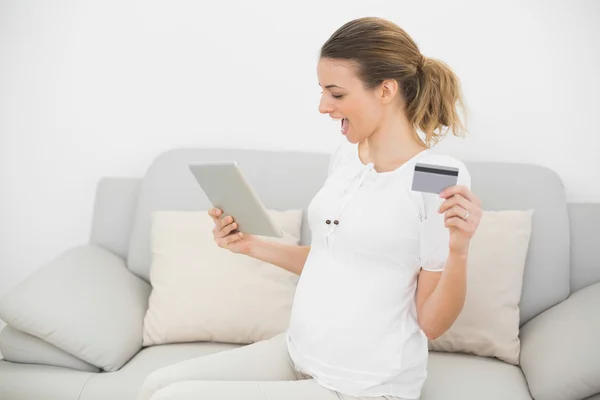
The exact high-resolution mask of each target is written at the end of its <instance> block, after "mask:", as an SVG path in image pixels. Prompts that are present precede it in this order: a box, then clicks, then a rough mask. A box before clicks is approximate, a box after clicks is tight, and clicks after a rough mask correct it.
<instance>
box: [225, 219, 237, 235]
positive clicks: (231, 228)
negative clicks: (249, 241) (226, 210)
mask: <svg viewBox="0 0 600 400" xmlns="http://www.w3.org/2000/svg"><path fill="white" fill-rule="evenodd" d="M237 227H238V224H237V222H233V223H231V224H229V225H227V226H226V227H225V228H223V229H221V237H225V236H227V235H229V234H230V233H231V232H232V231H234V230H235V229H237Z"/></svg>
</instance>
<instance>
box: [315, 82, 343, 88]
mask: <svg viewBox="0 0 600 400" xmlns="http://www.w3.org/2000/svg"><path fill="white" fill-rule="evenodd" d="M319 86H321V84H320V83H319ZM331 88H338V89H343V87H341V86H338V85H327V86H325V89H331Z"/></svg>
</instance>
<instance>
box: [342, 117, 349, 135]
mask: <svg viewBox="0 0 600 400" xmlns="http://www.w3.org/2000/svg"><path fill="white" fill-rule="evenodd" d="M349 127H350V121H348V119H347V118H344V119H342V135H345V134H347V133H348V128H349Z"/></svg>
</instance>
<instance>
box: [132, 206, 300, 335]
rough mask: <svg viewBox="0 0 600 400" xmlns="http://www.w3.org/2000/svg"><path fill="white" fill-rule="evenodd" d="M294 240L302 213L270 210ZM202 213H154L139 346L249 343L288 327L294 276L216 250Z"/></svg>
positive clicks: (291, 241)
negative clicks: (147, 293) (148, 290)
mask: <svg viewBox="0 0 600 400" xmlns="http://www.w3.org/2000/svg"><path fill="white" fill-rule="evenodd" d="M269 213H270V215H271V216H272V218H273V220H274V221H275V223H276V224H277V225H278V226H279V227H280V229H281V230H282V231H283V232H284V237H283V238H265V239H267V240H272V241H276V242H280V243H287V244H292V245H297V244H299V242H300V236H301V227H302V210H289V211H275V210H270V211H269ZM213 226H214V223H213V221H212V219H211V218H210V216H209V215H208V214H207V212H206V211H198V212H187V211H157V212H155V213H154V214H153V218H152V231H151V249H152V265H151V269H150V280H151V284H152V292H151V294H150V299H149V306H148V310H147V312H146V316H145V318H144V330H143V345H144V346H149V345H155V344H163V343H176V342H196V341H214V342H225V343H240V344H249V343H254V342H257V341H260V340H264V339H269V338H271V337H273V336H275V335H276V334H278V333H281V332H283V331H284V330H285V329H287V327H288V324H289V318H290V313H291V308H292V301H293V298H294V293H295V290H296V284H297V282H298V276H297V275H296V274H293V273H291V272H288V271H286V270H284V269H282V268H279V267H276V266H274V265H272V264H268V263H265V262H262V261H259V260H256V259H253V258H251V257H248V256H245V255H241V254H235V253H232V252H231V251H229V250H226V249H223V248H221V247H219V246H218V245H217V244H216V243H215V241H214V239H213V234H212V229H213Z"/></svg>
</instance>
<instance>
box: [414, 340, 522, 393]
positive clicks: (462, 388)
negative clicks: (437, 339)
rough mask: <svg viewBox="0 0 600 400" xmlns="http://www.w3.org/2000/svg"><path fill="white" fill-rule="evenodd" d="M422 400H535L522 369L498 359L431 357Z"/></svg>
mask: <svg viewBox="0 0 600 400" xmlns="http://www.w3.org/2000/svg"><path fill="white" fill-rule="evenodd" d="M427 374H428V375H427V379H426V380H425V385H424V386H423V391H422V395H421V398H420V400H466V399H468V400H484V399H485V400H507V399H510V400H531V399H532V398H531V395H530V394H529V389H528V387H527V382H526V381H525V376H524V375H523V372H522V371H521V369H520V368H519V367H517V366H514V365H511V364H508V363H505V362H503V361H500V360H497V359H495V358H488V357H479V356H473V355H467V354H452V353H438V352H430V353H429V362H428V366H427Z"/></svg>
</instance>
